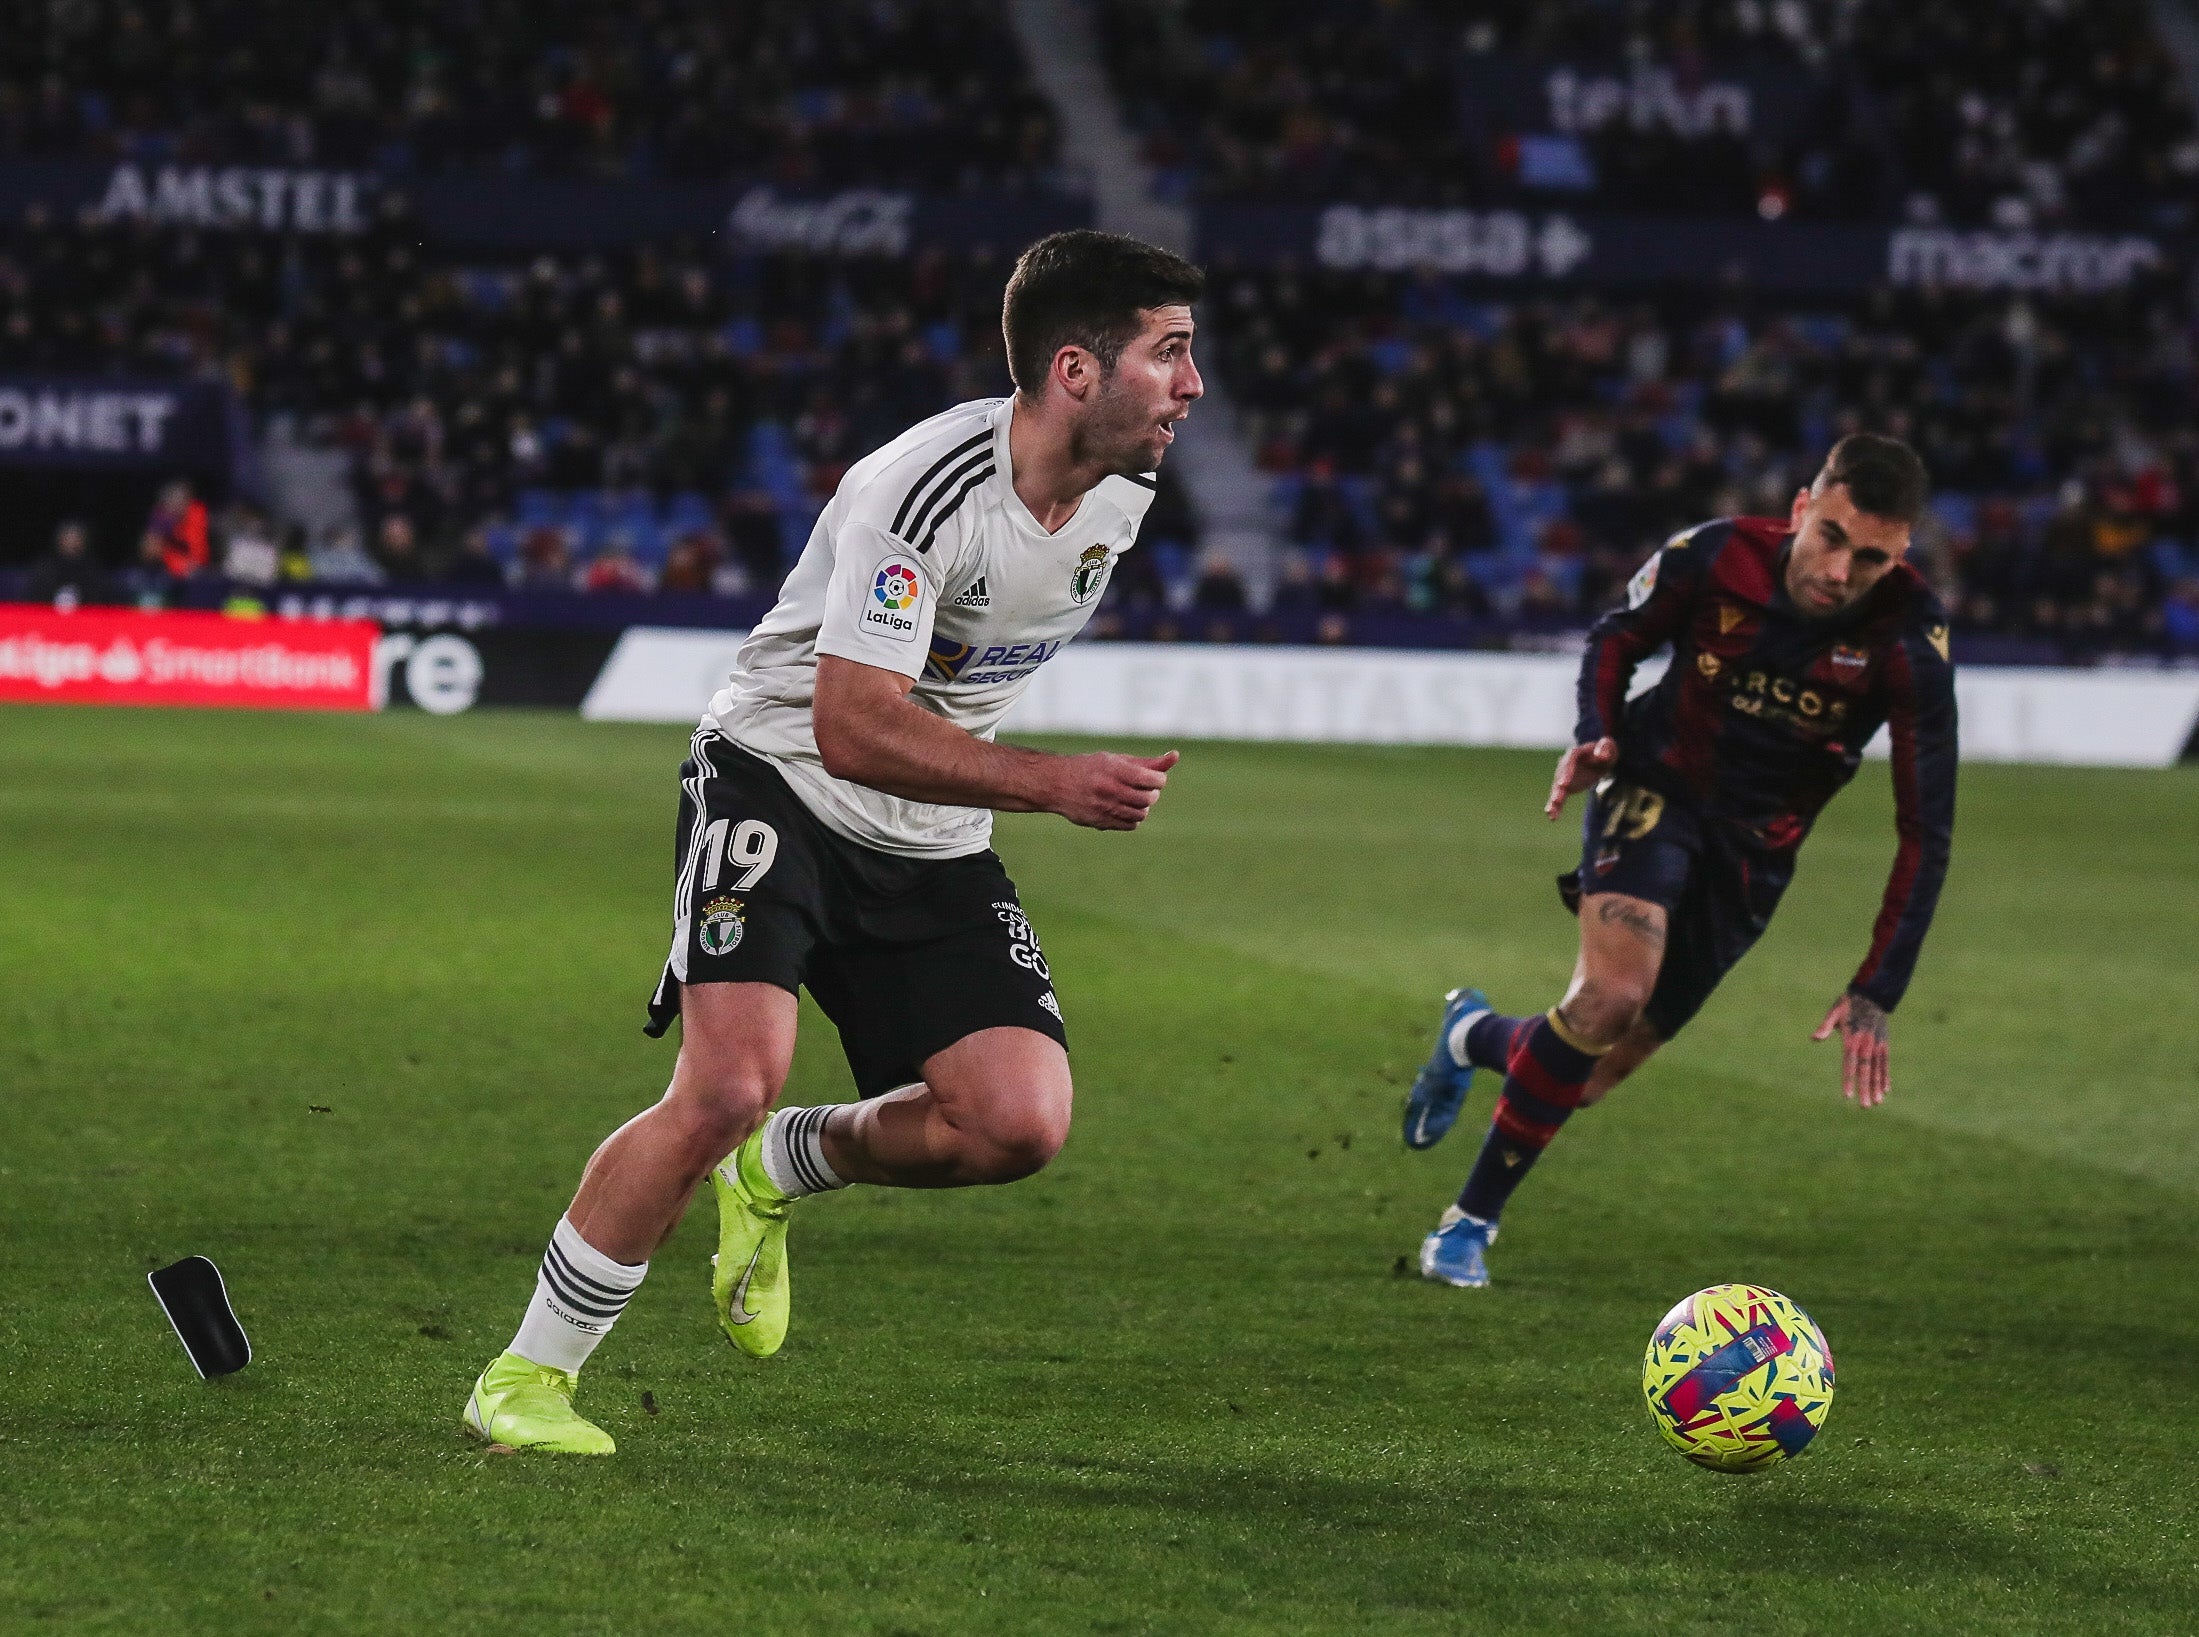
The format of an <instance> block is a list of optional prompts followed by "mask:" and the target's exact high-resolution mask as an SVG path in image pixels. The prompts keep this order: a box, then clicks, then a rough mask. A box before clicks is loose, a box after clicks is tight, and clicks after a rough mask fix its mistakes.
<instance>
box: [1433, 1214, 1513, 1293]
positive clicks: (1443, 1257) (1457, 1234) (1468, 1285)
mask: <svg viewBox="0 0 2199 1637" xmlns="http://www.w3.org/2000/svg"><path fill="white" fill-rule="evenodd" d="M1496 1240H1497V1225H1496V1224H1495V1223H1494V1222H1483V1221H1481V1220H1480V1219H1479V1218H1477V1217H1471V1216H1468V1215H1467V1214H1466V1213H1465V1212H1464V1211H1462V1210H1460V1209H1459V1208H1458V1207H1457V1206H1456V1205H1453V1206H1452V1207H1451V1208H1450V1209H1449V1210H1447V1211H1445V1212H1444V1213H1443V1220H1442V1221H1440V1222H1438V1223H1437V1224H1436V1225H1435V1232H1434V1233H1431V1234H1430V1235H1428V1237H1427V1238H1425V1239H1423V1240H1422V1241H1421V1242H1420V1276H1421V1277H1422V1278H1423V1279H1433V1280H1435V1281H1437V1282H1438V1283H1439V1284H1446V1285H1458V1286H1460V1287H1461V1288H1463V1289H1466V1290H1479V1289H1481V1288H1482V1286H1484V1285H1486V1284H1487V1283H1488V1282H1489V1247H1490V1246H1491V1245H1493V1244H1495V1243H1496Z"/></svg>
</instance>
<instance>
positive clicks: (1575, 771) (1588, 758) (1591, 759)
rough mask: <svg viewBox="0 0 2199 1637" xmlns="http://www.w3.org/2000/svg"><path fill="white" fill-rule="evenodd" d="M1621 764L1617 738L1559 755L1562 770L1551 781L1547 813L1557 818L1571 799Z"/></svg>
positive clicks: (1545, 806)
mask: <svg viewBox="0 0 2199 1637" xmlns="http://www.w3.org/2000/svg"><path fill="white" fill-rule="evenodd" d="M1618 763H1619V742H1618V741H1617V740H1616V739H1598V740H1596V741H1595V742H1594V743H1593V744H1586V745H1575V746H1574V747H1573V748H1572V749H1571V750H1569V751H1567V752H1566V753H1565V754H1564V755H1563V756H1561V757H1559V758H1558V771H1557V774H1556V776H1555V777H1553V778H1552V779H1551V781H1550V799H1549V800H1548V801H1547V802H1545V803H1544V804H1543V808H1542V812H1543V816H1544V817H1545V818H1556V817H1557V816H1558V815H1559V814H1560V813H1562V812H1564V811H1565V804H1566V802H1567V801H1569V800H1570V799H1571V798H1573V797H1574V796H1577V795H1579V794H1580V793H1581V792H1582V791H1583V790H1588V789H1592V788H1593V787H1594V786H1595V785H1596V784H1597V783H1598V782H1599V781H1600V780H1601V779H1602V778H1603V776H1604V775H1605V774H1606V773H1609V772H1610V771H1611V770H1612V769H1613V768H1614V767H1616V766H1618Z"/></svg>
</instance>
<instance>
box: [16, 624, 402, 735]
mask: <svg viewBox="0 0 2199 1637" xmlns="http://www.w3.org/2000/svg"><path fill="white" fill-rule="evenodd" d="M378 632H379V628H378V627H377V626H376V625H375V624H374V622H373V621H371V620H266V619H238V618H233V617H231V616H229V615H226V614H190V613H133V612H121V611H116V610H110V609H97V610H91V609H87V610H84V611H81V612H71V613H61V612H58V611H56V610H54V609H52V608H46V607H38V606H25V605H21V604H11V603H0V700H19V701H33V702H53V703H67V704H81V705H202V706H204V705H217V706H230V707H243V708H246V709H259V710H351V711H363V710H372V709H374V707H375V698H374V641H375V638H376V636H377V635H378Z"/></svg>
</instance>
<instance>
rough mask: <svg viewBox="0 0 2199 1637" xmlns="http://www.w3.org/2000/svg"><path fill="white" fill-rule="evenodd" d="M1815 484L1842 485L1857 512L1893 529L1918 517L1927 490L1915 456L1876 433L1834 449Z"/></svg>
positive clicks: (1861, 434) (1858, 434)
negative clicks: (1888, 523)
mask: <svg viewBox="0 0 2199 1637" xmlns="http://www.w3.org/2000/svg"><path fill="white" fill-rule="evenodd" d="M1818 481H1819V482H1821V483H1823V484H1824V485H1825V486H1826V487H1827V488H1830V487H1832V485H1834V484H1836V483H1837V484H1841V485H1844V486H1845V487H1846V489H1847V491H1848V498H1849V499H1850V500H1853V501H1854V502H1855V509H1856V510H1857V511H1859V512H1868V513H1870V514H1871V516H1873V517H1883V518H1887V519H1889V520H1891V521H1893V522H1896V523H1914V522H1915V521H1916V520H1917V519H1918V518H1920V517H1922V516H1923V515H1924V497H1925V495H1926V493H1927V492H1928V491H1929V489H1930V483H1929V481H1928V480H1927V479H1926V477H1925V475H1924V462H1922V461H1921V460H1919V459H1917V453H1916V451H1915V450H1914V449H1911V448H1910V447H1909V446H1908V445H1907V444H1905V443H1903V442H1902V441H1901V440H1900V439H1899V438H1889V437H1886V436H1885V435H1884V434H1882V433H1878V432H1850V433H1849V434H1848V435H1847V436H1846V437H1844V438H1842V439H1841V440H1840V441H1839V442H1838V443H1836V444H1834V445H1833V446H1832V453H1830V454H1828V455H1827V456H1826V457H1825V469H1824V470H1823V471H1822V472H1820V473H1818Z"/></svg>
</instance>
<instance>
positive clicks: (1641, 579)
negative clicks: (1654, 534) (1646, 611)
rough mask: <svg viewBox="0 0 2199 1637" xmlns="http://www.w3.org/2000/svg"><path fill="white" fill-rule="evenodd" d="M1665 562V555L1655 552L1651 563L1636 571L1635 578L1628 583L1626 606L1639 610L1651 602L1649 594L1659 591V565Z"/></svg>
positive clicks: (1652, 553)
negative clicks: (1644, 604)
mask: <svg viewBox="0 0 2199 1637" xmlns="http://www.w3.org/2000/svg"><path fill="white" fill-rule="evenodd" d="M1662 561H1664V553H1663V552H1661V551H1653V552H1651V553H1650V554H1649V561H1648V562H1646V563H1644V564H1642V566H1641V567H1640V568H1638V569H1636V570H1635V571H1634V578H1633V579H1631V580H1629V581H1627V582H1626V606H1627V607H1629V608H1639V607H1641V606H1642V604H1643V603H1645V602H1647V601H1649V594H1650V593H1651V592H1652V591H1655V590H1656V589H1657V565H1658V564H1659V563H1660V562H1662Z"/></svg>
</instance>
